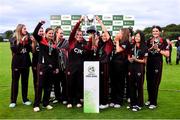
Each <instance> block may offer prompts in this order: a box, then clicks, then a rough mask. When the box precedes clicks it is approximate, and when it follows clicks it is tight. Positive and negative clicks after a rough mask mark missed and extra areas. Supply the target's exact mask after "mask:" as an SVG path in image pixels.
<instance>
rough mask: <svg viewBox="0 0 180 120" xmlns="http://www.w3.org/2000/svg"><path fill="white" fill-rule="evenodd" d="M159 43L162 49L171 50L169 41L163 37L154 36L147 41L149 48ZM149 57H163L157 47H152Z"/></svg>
mask: <svg viewBox="0 0 180 120" xmlns="http://www.w3.org/2000/svg"><path fill="white" fill-rule="evenodd" d="M155 44H157V45H158V48H159V49H160V50H169V48H168V43H167V42H166V40H163V39H162V38H161V37H159V38H157V39H155V38H152V39H149V40H148V41H147V47H148V49H149V48H151V47H152V46H153V45H155ZM148 54H149V55H148V56H149V57H153V56H154V57H159V58H162V54H160V53H159V52H158V51H157V50H155V49H152V50H150V51H149V53H148Z"/></svg>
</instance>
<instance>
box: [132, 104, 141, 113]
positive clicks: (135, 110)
mask: <svg viewBox="0 0 180 120" xmlns="http://www.w3.org/2000/svg"><path fill="white" fill-rule="evenodd" d="M141 109H142V108H141V107H139V106H138V105H135V106H133V107H132V111H134V112H137V111H139V110H141Z"/></svg>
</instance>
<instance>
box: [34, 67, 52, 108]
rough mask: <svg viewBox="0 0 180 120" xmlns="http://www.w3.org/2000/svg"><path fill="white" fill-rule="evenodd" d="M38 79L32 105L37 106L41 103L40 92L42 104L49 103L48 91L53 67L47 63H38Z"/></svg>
mask: <svg viewBox="0 0 180 120" xmlns="http://www.w3.org/2000/svg"><path fill="white" fill-rule="evenodd" d="M37 70H38V79H37V84H36V86H37V88H36V91H35V100H34V107H39V105H40V103H41V97H42V93H43V92H44V95H43V100H42V103H43V106H47V105H49V98H50V91H51V85H52V79H53V70H54V69H53V68H52V67H51V66H48V65H43V64H38V67H37Z"/></svg>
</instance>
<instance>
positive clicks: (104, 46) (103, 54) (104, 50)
mask: <svg viewBox="0 0 180 120" xmlns="http://www.w3.org/2000/svg"><path fill="white" fill-rule="evenodd" d="M112 50H113V43H112V40H111V38H110V39H109V40H108V41H106V42H103V40H102V39H100V40H99V42H98V48H97V53H96V54H97V60H99V61H100V62H101V63H108V62H109V61H110V56H111V53H112Z"/></svg>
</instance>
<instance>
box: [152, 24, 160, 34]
mask: <svg viewBox="0 0 180 120" xmlns="http://www.w3.org/2000/svg"><path fill="white" fill-rule="evenodd" d="M154 28H157V29H158V30H159V31H160V32H161V31H162V28H161V27H160V26H158V25H153V26H152V30H153V29H154Z"/></svg>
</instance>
